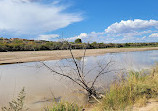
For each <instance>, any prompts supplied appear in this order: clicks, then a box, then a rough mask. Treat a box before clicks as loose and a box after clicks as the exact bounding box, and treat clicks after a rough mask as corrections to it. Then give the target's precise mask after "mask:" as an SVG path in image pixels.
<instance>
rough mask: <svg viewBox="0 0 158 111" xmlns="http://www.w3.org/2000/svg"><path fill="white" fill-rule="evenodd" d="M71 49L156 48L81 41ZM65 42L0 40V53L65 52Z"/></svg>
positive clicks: (138, 44)
mask: <svg viewBox="0 0 158 111" xmlns="http://www.w3.org/2000/svg"><path fill="white" fill-rule="evenodd" d="M70 44H71V47H72V49H83V48H85V46H86V48H87V49H99V48H128V47H157V46H158V42H154V43H97V42H93V43H82V40H81V39H76V40H75V41H74V42H70ZM67 49H68V46H67V44H66V42H64V41H60V42H54V41H44V40H27V39H18V38H16V39H6V38H0V52H7V51H40V50H67Z"/></svg>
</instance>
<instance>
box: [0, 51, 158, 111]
mask: <svg viewBox="0 0 158 111" xmlns="http://www.w3.org/2000/svg"><path fill="white" fill-rule="evenodd" d="M76 60H77V61H78V62H81V63H82V61H83V58H76ZM109 60H112V61H114V64H113V65H112V66H111V67H110V69H112V70H113V69H115V70H117V71H114V72H112V73H107V74H105V75H104V76H102V77H101V78H100V79H99V80H98V81H97V83H96V86H102V88H103V87H106V86H108V84H109V83H111V82H112V81H113V80H114V78H115V76H116V75H117V74H118V73H119V72H121V71H122V70H130V69H134V70H141V69H146V68H150V67H151V66H153V65H154V64H155V63H156V62H158V50H152V51H140V52H121V53H107V54H105V55H101V56H90V57H85V59H84V62H85V67H84V72H85V73H86V80H88V81H91V80H93V78H94V77H95V75H96V74H97V73H98V71H99V68H97V66H98V64H99V65H102V66H104V65H105V64H106V63H107V62H108V61H109ZM45 63H46V64H47V65H49V66H50V67H52V68H53V69H55V70H57V71H61V69H62V70H63V71H64V73H70V74H71V72H73V69H72V67H74V64H73V62H72V60H71V59H62V60H52V61H45ZM89 71H90V72H89ZM88 72H89V73H88ZM87 73H88V74H87ZM23 87H25V90H26V101H25V103H26V106H27V107H29V108H30V110H31V111H38V110H39V109H42V108H43V107H45V106H48V105H50V104H51V103H52V101H53V100H52V98H53V97H55V98H56V101H59V100H60V99H62V100H65V101H70V102H77V103H79V104H85V103H86V97H85V96H84V94H83V93H84V92H83V90H82V89H81V88H80V87H79V86H77V85H75V84H74V83H72V82H71V81H70V80H68V79H65V78H63V77H60V76H57V75H54V73H51V72H50V71H49V70H48V69H47V68H46V67H44V66H43V64H42V63H41V62H30V63H20V64H9V65H0V107H2V106H7V104H8V102H9V101H11V100H12V99H13V98H16V97H17V94H18V92H19V91H20V90H21V89H22V88H23Z"/></svg>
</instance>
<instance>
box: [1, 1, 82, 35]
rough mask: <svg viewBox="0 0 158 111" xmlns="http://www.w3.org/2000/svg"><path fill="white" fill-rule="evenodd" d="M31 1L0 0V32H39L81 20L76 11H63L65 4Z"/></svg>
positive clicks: (52, 29)
mask: <svg viewBox="0 0 158 111" xmlns="http://www.w3.org/2000/svg"><path fill="white" fill-rule="evenodd" d="M31 1H35V0H0V32H14V33H15V32H16V33H19V34H41V33H44V32H49V31H54V30H57V29H60V28H64V27H66V26H68V25H70V24H72V23H74V22H79V21H81V20H82V17H81V16H80V15H79V14H77V13H66V12H63V11H65V10H66V6H63V5H60V6H59V5H55V4H42V3H40V2H31ZM37 1H38V0H37Z"/></svg>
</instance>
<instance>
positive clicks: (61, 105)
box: [44, 102, 83, 111]
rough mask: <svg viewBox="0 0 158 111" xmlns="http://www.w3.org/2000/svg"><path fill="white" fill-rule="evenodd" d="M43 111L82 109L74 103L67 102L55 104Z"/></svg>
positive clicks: (75, 110) (80, 110) (73, 110)
mask: <svg viewBox="0 0 158 111" xmlns="http://www.w3.org/2000/svg"><path fill="white" fill-rule="evenodd" d="M44 110H45V111H83V108H82V107H79V106H78V105H76V104H74V103H68V102H59V103H57V102H55V103H54V104H53V106H52V107H46V108H44Z"/></svg>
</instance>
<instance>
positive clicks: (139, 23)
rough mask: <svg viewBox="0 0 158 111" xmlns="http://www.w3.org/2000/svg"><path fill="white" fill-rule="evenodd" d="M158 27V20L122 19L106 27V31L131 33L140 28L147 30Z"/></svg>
mask: <svg viewBox="0 0 158 111" xmlns="http://www.w3.org/2000/svg"><path fill="white" fill-rule="evenodd" d="M152 27H154V28H158V21H157V20H141V19H135V20H127V21H124V20H122V21H121V22H119V23H118V22H116V23H114V24H112V25H110V26H109V27H108V28H107V29H105V32H106V33H130V32H135V31H140V30H145V29H149V28H152Z"/></svg>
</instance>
